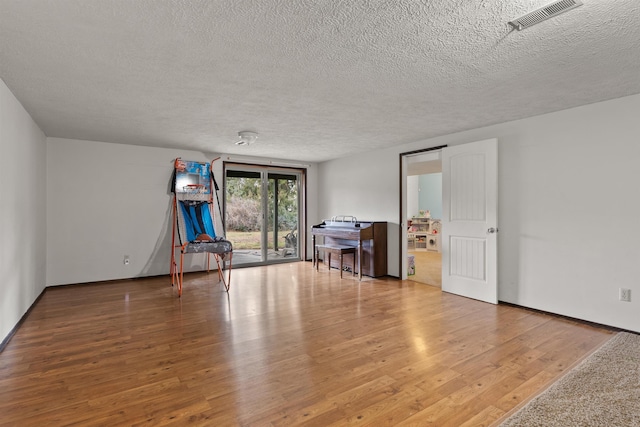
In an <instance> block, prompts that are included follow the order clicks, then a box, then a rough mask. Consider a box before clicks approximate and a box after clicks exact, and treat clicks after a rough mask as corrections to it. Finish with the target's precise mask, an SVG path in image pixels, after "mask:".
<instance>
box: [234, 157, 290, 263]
mask: <svg viewBox="0 0 640 427" xmlns="http://www.w3.org/2000/svg"><path fill="white" fill-rule="evenodd" d="M301 175H302V174H301V172H298V171H289V170H286V169H285V170H279V169H278V168H271V167H266V166H264V167H262V166H254V165H238V164H231V165H225V186H224V188H225V203H224V206H225V224H224V225H225V230H226V237H227V239H228V240H230V241H231V242H232V243H233V264H234V266H240V265H245V266H248V265H260V264H269V263H276V262H283V261H292V260H299V259H300V252H299V248H298V227H299V224H300V206H301V203H300V199H301V197H300V188H301V184H300V181H301V179H300V177H301Z"/></svg>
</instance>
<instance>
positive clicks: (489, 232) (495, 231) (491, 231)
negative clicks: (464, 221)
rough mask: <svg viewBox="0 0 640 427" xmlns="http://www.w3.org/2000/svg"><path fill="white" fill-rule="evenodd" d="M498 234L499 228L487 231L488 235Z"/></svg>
mask: <svg viewBox="0 0 640 427" xmlns="http://www.w3.org/2000/svg"><path fill="white" fill-rule="evenodd" d="M497 232H498V229H497V228H493V227H491V228H490V229H488V230H487V233H488V234H493V233H497Z"/></svg>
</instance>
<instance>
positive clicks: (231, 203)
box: [224, 170, 263, 265]
mask: <svg viewBox="0 0 640 427" xmlns="http://www.w3.org/2000/svg"><path fill="white" fill-rule="evenodd" d="M262 217H263V216H262V174H261V173H260V172H255V171H237V170H227V172H226V176H225V222H224V226H225V232H226V237H227V240H230V241H231V243H232V244H233V261H234V262H233V263H234V264H235V265H239V264H246V263H259V262H262V261H263V257H262V252H263V251H262V248H263V245H262V229H263V227H262V223H263V220H262ZM236 255H238V256H237V257H236Z"/></svg>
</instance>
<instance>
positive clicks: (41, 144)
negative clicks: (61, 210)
mask: <svg viewBox="0 0 640 427" xmlns="http://www.w3.org/2000/svg"><path fill="white" fill-rule="evenodd" d="M0 158H1V159H2V167H1V168H0V183H2V184H1V185H0V278H1V279H0V342H2V341H3V340H4V339H5V338H6V337H7V336H8V334H9V333H10V332H11V330H12V329H13V327H14V326H15V325H16V324H17V323H18V321H19V320H20V318H21V317H22V316H23V315H24V314H25V313H26V311H27V310H28V309H29V307H30V306H31V304H33V302H34V301H35V299H36V298H37V297H38V295H40V293H41V292H42V291H43V290H44V287H45V270H46V259H45V254H46V239H47V235H46V234H47V233H46V228H45V227H46V205H45V198H46V179H45V178H46V170H45V168H46V161H45V159H46V145H45V136H44V134H43V133H42V131H41V130H40V128H38V126H37V125H36V124H35V122H34V121H33V120H32V119H31V116H29V114H28V113H27V112H26V111H25V109H24V108H23V107H22V105H21V104H20V102H19V101H18V100H17V99H16V98H15V97H14V96H13V94H12V93H11V91H10V90H9V88H8V87H7V86H6V85H5V83H4V82H3V81H2V80H0Z"/></svg>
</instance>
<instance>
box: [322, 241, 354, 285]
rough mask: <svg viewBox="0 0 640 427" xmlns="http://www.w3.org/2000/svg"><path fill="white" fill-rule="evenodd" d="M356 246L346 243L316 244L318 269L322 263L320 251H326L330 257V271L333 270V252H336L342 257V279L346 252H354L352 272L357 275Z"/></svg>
mask: <svg viewBox="0 0 640 427" xmlns="http://www.w3.org/2000/svg"><path fill="white" fill-rule="evenodd" d="M356 249H357V248H356V247H355V246H346V245H316V254H315V255H316V257H315V259H316V271H317V270H318V266H319V265H320V262H319V259H320V258H319V257H318V255H319V254H320V251H324V253H325V254H327V256H328V258H329V260H328V261H329V264H328V265H329V271H331V254H336V255H338V256H339V257H340V278H341V279H342V257H343V255H344V254H353V265H352V266H351V273H352V274H353V275H354V276H355V275H356Z"/></svg>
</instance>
